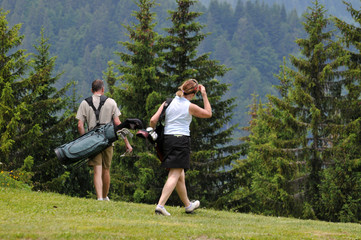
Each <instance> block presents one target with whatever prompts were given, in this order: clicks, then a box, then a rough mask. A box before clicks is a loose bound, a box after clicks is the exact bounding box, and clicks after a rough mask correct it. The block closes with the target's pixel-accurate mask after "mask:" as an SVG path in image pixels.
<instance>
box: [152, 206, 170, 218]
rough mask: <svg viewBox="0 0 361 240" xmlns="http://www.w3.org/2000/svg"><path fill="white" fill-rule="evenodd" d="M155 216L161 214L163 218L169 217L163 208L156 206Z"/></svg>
mask: <svg viewBox="0 0 361 240" xmlns="http://www.w3.org/2000/svg"><path fill="white" fill-rule="evenodd" d="M155 214H161V215H164V216H170V213H169V212H167V210H166V209H165V207H162V206H159V205H157V207H156V208H155Z"/></svg>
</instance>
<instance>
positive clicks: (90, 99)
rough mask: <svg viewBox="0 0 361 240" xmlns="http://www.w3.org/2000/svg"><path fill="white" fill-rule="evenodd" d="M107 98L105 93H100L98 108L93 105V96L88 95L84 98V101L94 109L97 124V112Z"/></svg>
mask: <svg viewBox="0 0 361 240" xmlns="http://www.w3.org/2000/svg"><path fill="white" fill-rule="evenodd" d="M107 99H108V97H107V96H105V95H101V96H100V102H99V106H98V109H96V108H95V107H94V104H93V96H90V97H88V98H86V99H85V101H86V102H87V103H88V104H89V106H90V107H91V108H92V109H93V110H94V113H95V117H96V120H97V125H99V113H100V109H101V108H102V106H103V105H104V103H105V101H106V100H107Z"/></svg>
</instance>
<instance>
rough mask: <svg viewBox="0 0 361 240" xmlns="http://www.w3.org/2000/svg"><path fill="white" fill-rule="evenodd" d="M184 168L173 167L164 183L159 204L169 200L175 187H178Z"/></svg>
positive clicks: (161, 204) (162, 204)
mask: <svg viewBox="0 0 361 240" xmlns="http://www.w3.org/2000/svg"><path fill="white" fill-rule="evenodd" d="M182 171H184V170H183V169H182V168H171V169H170V170H169V173H168V179H167V181H166V183H165V184H164V187H163V190H162V195H161V196H160V198H159V202H158V205H160V206H164V205H165V204H166V202H167V201H168V198H169V197H170V195H171V194H172V192H173V190H174V188H175V187H176V185H177V183H178V180H179V178H180V177H181V175H182Z"/></svg>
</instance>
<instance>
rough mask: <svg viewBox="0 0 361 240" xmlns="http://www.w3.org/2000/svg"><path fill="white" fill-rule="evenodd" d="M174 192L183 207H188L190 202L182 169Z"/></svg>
mask: <svg viewBox="0 0 361 240" xmlns="http://www.w3.org/2000/svg"><path fill="white" fill-rule="evenodd" d="M176 190H177V193H178V196H179V198H180V199H181V200H182V202H183V204H184V206H185V207H188V206H189V205H190V201H189V199H188V195H187V188H186V179H185V173H184V169H183V170H182V173H181V175H180V177H179V179H178V182H177V185H176Z"/></svg>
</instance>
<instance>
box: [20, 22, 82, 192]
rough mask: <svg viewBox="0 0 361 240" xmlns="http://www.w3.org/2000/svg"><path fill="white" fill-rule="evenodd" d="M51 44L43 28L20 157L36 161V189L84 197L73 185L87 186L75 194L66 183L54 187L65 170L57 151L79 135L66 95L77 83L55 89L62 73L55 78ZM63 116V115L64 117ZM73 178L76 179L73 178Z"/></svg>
mask: <svg viewBox="0 0 361 240" xmlns="http://www.w3.org/2000/svg"><path fill="white" fill-rule="evenodd" d="M48 41H49V39H48V38H46V37H45V30H44V28H42V29H41V32H40V38H39V39H38V41H37V45H34V48H35V50H36V53H34V54H32V59H31V60H32V61H31V63H30V66H31V70H30V72H29V77H28V81H27V82H28V86H27V89H28V91H27V94H26V96H25V97H24V101H25V102H26V103H27V105H28V111H29V112H28V114H27V115H26V116H23V119H22V123H23V124H24V132H25V133H26V132H29V133H31V134H25V133H21V132H20V134H24V138H23V139H22V141H21V142H19V145H20V146H23V147H22V148H21V149H20V148H18V152H19V157H22V158H25V157H27V156H28V155H29V156H32V157H33V158H34V168H33V171H34V172H35V175H34V177H33V181H34V183H35V186H34V187H35V188H36V189H49V188H50V190H58V191H60V192H65V193H68V194H74V193H75V194H80V195H81V192H82V191H83V196H84V195H85V194H86V190H85V189H86V188H85V187H84V184H81V183H80V184H79V183H77V182H73V183H72V184H71V185H73V186H79V185H83V187H84V188H83V190H82V191H81V190H80V189H76V190H73V191H71V190H70V189H69V188H67V190H68V192H67V191H66V190H64V189H65V187H64V186H63V184H61V185H60V186H59V185H56V184H55V185H54V182H56V180H54V178H55V179H56V178H57V177H58V176H59V173H60V172H63V167H62V166H61V165H60V164H59V162H58V160H57V159H56V157H55V155H54V152H53V150H54V149H55V148H56V147H58V146H60V145H61V144H63V143H65V142H66V141H69V140H70V139H71V140H72V139H74V138H75V137H76V136H77V135H78V134H76V133H75V131H74V126H76V120H75V118H74V114H73V113H72V114H71V113H69V110H70V109H69V107H70V106H69V104H70V102H69V99H68V97H67V96H66V93H67V91H68V89H69V88H70V87H71V85H73V84H74V82H69V83H68V84H67V85H66V86H64V87H63V88H61V89H57V88H56V87H55V84H56V83H57V81H58V80H59V79H60V77H61V74H56V75H54V73H53V72H54V68H55V61H56V57H55V56H54V57H50V53H49V51H50V47H51V45H50V44H49V43H48ZM70 111H71V112H74V111H72V110H70ZM60 113H62V114H61V115H60ZM69 126H70V127H69ZM34 139H36V141H34ZM44 149H46V151H44ZM20 153H21V154H20ZM76 174H77V176H78V178H77V179H81V178H82V176H81V174H80V172H77V173H76ZM85 174H86V175H88V173H83V175H85ZM70 177H73V176H72V175H70ZM88 182H89V181H88ZM49 186H51V187H49ZM54 188H56V189H54ZM73 188H74V187H73ZM75 188H76V187H75ZM88 189H89V187H88ZM84 192H85V194H84Z"/></svg>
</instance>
